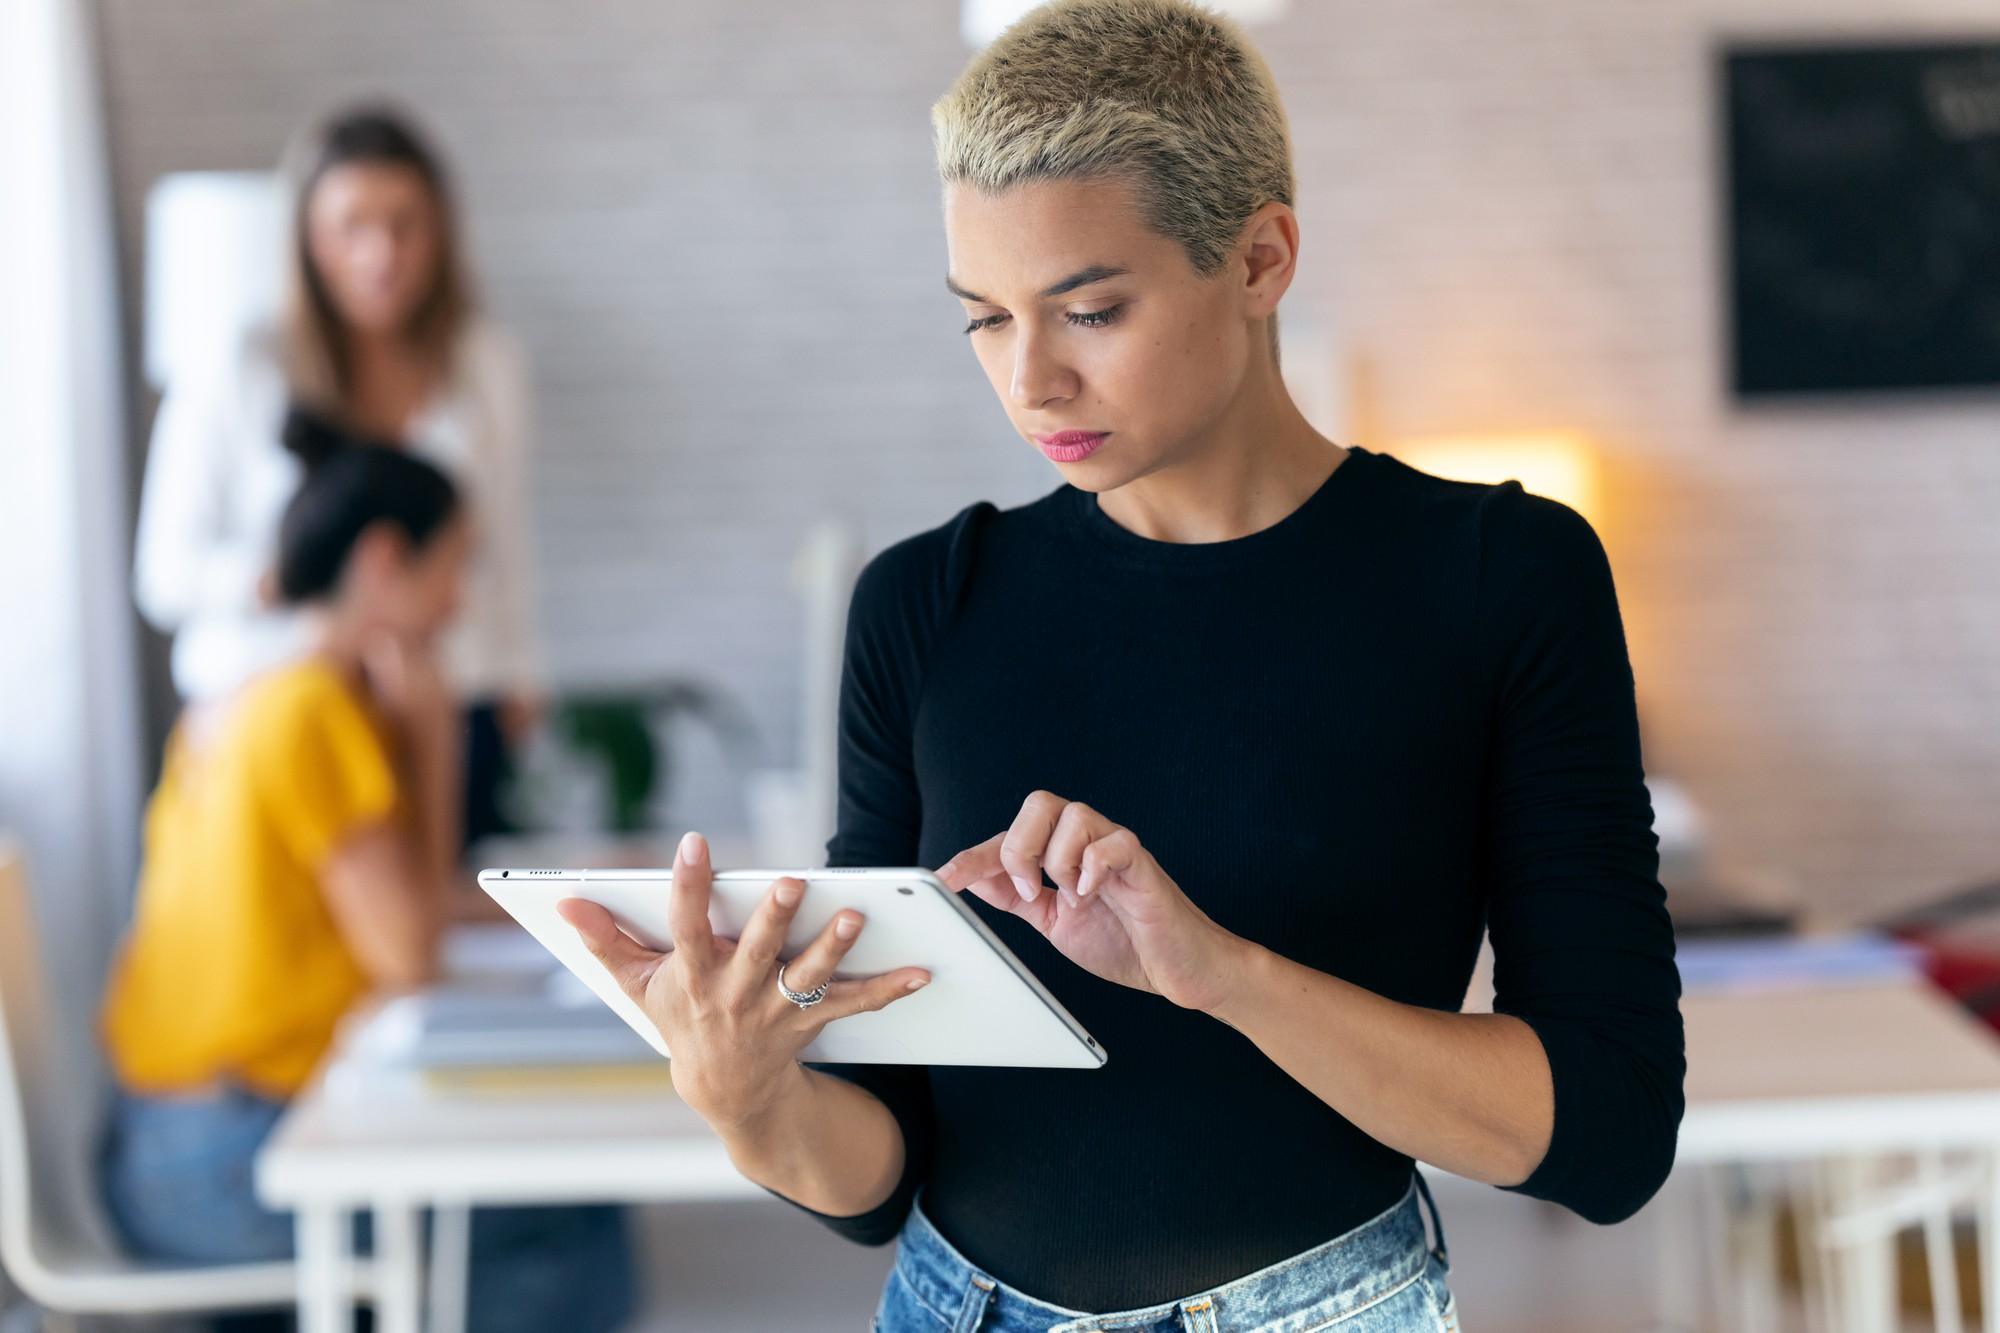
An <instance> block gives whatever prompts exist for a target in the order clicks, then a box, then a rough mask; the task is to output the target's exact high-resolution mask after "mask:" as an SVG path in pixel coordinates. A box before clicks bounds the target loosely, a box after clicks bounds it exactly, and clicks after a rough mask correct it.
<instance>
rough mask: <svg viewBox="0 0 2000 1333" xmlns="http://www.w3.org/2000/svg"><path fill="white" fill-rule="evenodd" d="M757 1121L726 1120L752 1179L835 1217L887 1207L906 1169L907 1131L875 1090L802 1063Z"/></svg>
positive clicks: (728, 1137) (735, 1154) (739, 1161)
mask: <svg viewBox="0 0 2000 1333" xmlns="http://www.w3.org/2000/svg"><path fill="white" fill-rule="evenodd" d="M792 1068H793V1075H794V1076H793V1077H792V1078H791V1079H790V1080H789V1081H788V1082H787V1084H786V1086H785V1088H784V1090H783V1091H782V1092H781V1093H780V1094H779V1095H778V1096H777V1097H775V1098H773V1099H772V1101H771V1102H770V1104H769V1106H768V1108H767V1109H766V1111H765V1112H764V1113H763V1114H762V1115H761V1116H759V1117H758V1118H757V1119H756V1120H754V1121H751V1122H746V1123H744V1124H739V1125H718V1126H716V1127H715V1128H716V1130H717V1132H718V1133H719V1134H720V1135H721V1137H722V1141H723V1143H724V1145H725V1146H726V1147H727V1148H728V1150H729V1157H730V1160H731V1161H733V1162H734V1163H735V1164H736V1169H737V1170H739V1171H741V1172H742V1173H743V1175H744V1176H745V1178H747V1179H749V1180H751V1181H753V1182H755V1183H756V1184H759V1185H762V1186H764V1187H765V1188H766V1189H770V1190H775V1191H776V1192H777V1193H779V1194H782V1195H784V1196H785V1197H786V1198H788V1199H790V1200H792V1201H793V1202H795V1203H799V1204H803V1205H804V1206H805V1207H807V1208H810V1209H812V1210H813V1211H814V1212H817V1213H825V1214H827V1215H829V1216H831V1217H855V1216H859V1215H860V1214H862V1213H866V1212H869V1211H871V1210H873V1209H875V1208H877V1207H880V1206H881V1205H882V1204H883V1203H884V1202H886V1201H887V1200H888V1198H889V1196H890V1195H891V1194H893V1193H894V1192H895V1190H896V1182H897V1181H898V1180H900V1179H901V1178H902V1174H903V1152H904V1144H903V1131H902V1127H901V1126H900V1125H898V1124H897V1122H896V1117H895V1115H894V1114H893V1113H892V1112H891V1111H890V1110H889V1108H888V1107H887V1106H885V1105H883V1104H882V1101H881V1099H880V1098H878V1097H876V1096H875V1094H873V1093H871V1092H869V1091H867V1090H866V1089H865V1088H860V1087H857V1086H855V1085H854V1084H852V1083H849V1082H848V1081H847V1080H845V1079H839V1078H835V1077H834V1076H833V1075H831V1074H822V1073H820V1072H818V1071H817V1070H812V1069H807V1068H806V1067H805V1066H804V1065H794V1066H793V1067H792Z"/></svg>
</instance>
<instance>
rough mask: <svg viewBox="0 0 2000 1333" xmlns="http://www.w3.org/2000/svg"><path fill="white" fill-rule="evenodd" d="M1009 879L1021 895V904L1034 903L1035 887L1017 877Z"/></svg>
mask: <svg viewBox="0 0 2000 1333" xmlns="http://www.w3.org/2000/svg"><path fill="white" fill-rule="evenodd" d="M1011 878H1012V879H1013V881H1014V888H1015V890H1016V891H1018V892H1019V893H1020V895H1021V901H1022V902H1024V903H1031V902H1033V901H1035V887H1036V886H1035V885H1033V884H1030V883H1028V881H1027V880H1026V879H1024V878H1022V877H1021V876H1019V875H1014V876H1012V877H1011Z"/></svg>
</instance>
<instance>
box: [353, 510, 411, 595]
mask: <svg viewBox="0 0 2000 1333" xmlns="http://www.w3.org/2000/svg"><path fill="white" fill-rule="evenodd" d="M409 548H410V543H409V539H408V538H406V537H404V535H403V534H402V533H401V532H400V531H398V530H397V528H396V525H395V524H393V523H389V522H386V521H382V520H378V521H376V522H374V523H370V524H369V525H368V526H367V527H366V528H364V529H362V531H361V535H360V536H359V537H357V538H355V539H354V549H353V550H352V551H350V552H348V556H347V568H346V570H345V571H343V573H342V574H341V579H340V581H341V584H342V585H343V586H344V587H348V588H364V589H366V588H379V587H381V586H383V585H384V584H385V583H387V582H388V581H389V580H390V579H392V578H394V577H395V576H396V574H397V573H398V572H399V571H400V570H401V569H402V567H403V564H404V562H405V561H406V560H407V559H408V558H409Z"/></svg>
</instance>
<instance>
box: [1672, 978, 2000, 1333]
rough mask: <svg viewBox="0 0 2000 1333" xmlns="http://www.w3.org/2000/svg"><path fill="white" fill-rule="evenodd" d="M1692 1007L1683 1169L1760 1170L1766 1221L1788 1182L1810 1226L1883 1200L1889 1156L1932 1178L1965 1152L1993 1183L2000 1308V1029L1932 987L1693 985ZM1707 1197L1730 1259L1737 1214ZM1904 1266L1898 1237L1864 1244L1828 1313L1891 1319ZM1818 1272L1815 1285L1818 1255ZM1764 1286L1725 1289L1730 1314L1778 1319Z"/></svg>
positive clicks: (1993, 1308) (1994, 1287) (1987, 1268)
mask: <svg viewBox="0 0 2000 1333" xmlns="http://www.w3.org/2000/svg"><path fill="white" fill-rule="evenodd" d="M1681 1012H1682V1015H1683V1017H1684V1018H1685V1020H1686V1023H1687V1051H1688V1078H1687V1095H1688V1109H1687V1116H1686V1118H1685V1119H1684V1120H1683V1122H1682V1125H1681V1134H1680V1147H1679V1151H1678V1154H1677V1157H1676V1165H1677V1170H1683V1169H1684V1170H1687V1171H1689V1172H1690V1173H1694V1174H1699V1173H1701V1172H1702V1171H1703V1170H1704V1169H1708V1170H1710V1171H1713V1170H1714V1169H1715V1168H1718V1167H1733V1168H1752V1169H1757V1170H1759V1171H1760V1172H1761V1174H1759V1175H1757V1176H1755V1177H1754V1178H1753V1177H1742V1176H1739V1178H1738V1183H1739V1184H1740V1183H1742V1181H1743V1180H1745V1179H1751V1180H1753V1182H1754V1181H1761V1182H1762V1183H1763V1184H1764V1186H1765V1189H1764V1194H1765V1196H1766V1197H1765V1198H1764V1199H1763V1200H1762V1201H1761V1204H1762V1206H1764V1207H1765V1209H1766V1212H1765V1213H1764V1221H1765V1222H1766V1223H1768V1222H1769V1221H1770V1220H1771V1217H1772V1215H1773V1214H1772V1212H1771V1211H1770V1210H1769V1206H1770V1204H1771V1201H1772V1200H1771V1197H1770V1196H1771V1195H1773V1194H1775V1193H1776V1192H1777V1191H1779V1190H1783V1191H1785V1192H1788V1193H1791V1194H1792V1195H1793V1197H1794V1201H1795V1203H1796V1204H1798V1205H1800V1206H1801V1207H1802V1208H1803V1210H1804V1212H1805V1214H1806V1216H1807V1217H1808V1219H1809V1221H1811V1222H1813V1223H1817V1224H1821V1225H1828V1226H1838V1225H1839V1219H1840V1218H1841V1217H1843V1216H1851V1215H1852V1214H1854V1213H1855V1212H1857V1211H1858V1210H1864V1209H1867V1208H1868V1207H1870V1204H1869V1203H1868V1200H1869V1199H1870V1198H1871V1197H1877V1196H1879V1195H1880V1194H1881V1191H1880V1189H1879V1188H1878V1187H1877V1184H1876V1181H1875V1179H1874V1177H1875V1176H1876V1175H1877V1174H1878V1169H1879V1167H1880V1166H1881V1165H1882V1164H1883V1163H1884V1162H1885V1161H1888V1160H1891V1159H1902V1158H1907V1159H1909V1160H1910V1161H1911V1162H1912V1163H1913V1164H1914V1166H1915V1169H1916V1170H1918V1171H1919V1172H1922V1171H1925V1170H1928V1169H1935V1168H1936V1166H1937V1164H1938V1163H1939V1162H1940V1161H1941V1159H1942V1157H1943V1155H1944V1154H1947V1153H1957V1154H1961V1155H1963V1156H1964V1157H1965V1158H1966V1160H1967V1161H1968V1163H1969V1164H1970V1166H1971V1169H1972V1170H1973V1171H1975V1172H1976V1173H1978V1175H1979V1176H1980V1177H1981V1178H1980V1180H1979V1183H1978V1184H1977V1186H1976V1188H1977V1189H1978V1191H1979V1194H1980V1199H1979V1204H1978V1209H1977V1212H1978V1216H1979V1218H1980V1223H1981V1226H1980V1248H1981V1261H1980V1272H1981V1281H1982V1285H1983V1288H1984V1293H1983V1294H1984V1305H1983V1308H1984V1309H1985V1310H1987V1311H1989V1312H2000V1228H1996V1226H1995V1224H1994V1223H1995V1218H1996V1216H2000V1169H1996V1168H1997V1167H2000V1039H1997V1038H1996V1037H1995V1034H1994V1033H1993V1032H1992V1031H1990V1030H1989V1029H1987V1028H1985V1027H1984V1026H1982V1025H1980V1024H1979V1023H1978V1022H1976V1021H1975V1020H1974V1019H1973V1018H1972V1017H1971V1016H1970V1015H1968V1014H1966V1013H1965V1011H1964V1010H1963V1009H1962V1008H1960V1007H1959V1006H1958V1005H1957V1004H1956V1003H1954V1002H1953V1001H1952V1000H1951V999H1950V997H1948V996H1946V995H1943V994H1942V993H1940V992H1938V991H1937V990H1935V989H1934V988H1932V987H1931V986H1929V985H1928V984H1925V983H1921V982H1911V983H1890V984H1880V985H1865V986H1861V985H1857V986H1849V987H1838V988H1829V989H1813V990H1797V991H1772V992H1767V993H1741V994H1731V993H1708V994H1695V995H1690V996H1687V997H1686V998H1684V999H1683V1001H1682V1003H1681ZM1706 1184H1707V1185H1708V1186H1710V1187H1711V1189H1712V1188H1713V1186H1714V1184H1715V1182H1714V1180H1713V1179H1711V1180H1710V1181H1708V1182H1706ZM1751 1202H1752V1203H1753V1205H1755V1204H1758V1203H1759V1201H1758V1200H1756V1199H1754V1198H1753V1199H1752V1201H1751ZM1709 1203H1710V1208H1709V1212H1708V1216H1706V1217H1705V1218H1703V1219H1702V1225H1703V1227H1704V1229H1705V1231H1706V1233H1707V1242H1708V1245H1709V1247H1710V1257H1711V1259H1712V1260H1716V1259H1720V1260H1724V1261H1727V1260H1728V1259H1729V1258H1730V1255H1729V1253H1728V1246H1727V1245H1726V1244H1723V1243H1722V1241H1723V1237H1722V1236H1721V1235H1720V1234H1718V1233H1719V1231H1720V1230H1721V1229H1722V1228H1725V1227H1727V1226H1729V1225H1730V1223H1731V1220H1732V1219H1730V1218H1729V1217H1727V1216H1726V1215H1725V1211H1726V1210H1724V1209H1721V1208H1720V1207H1718V1206H1716V1205H1717V1203H1718V1201H1717V1200H1716V1199H1715V1198H1714V1197H1713V1196H1712V1195H1711V1198H1710V1200H1709ZM1751 1239H1752V1241H1753V1243H1756V1242H1757V1240H1758V1238H1756V1237H1755V1236H1754V1235H1753V1236H1752V1237H1751ZM1761 1243H1765V1244H1768V1243H1770V1241H1769V1237H1768V1236H1766V1237H1764V1238H1762V1241H1761ZM1718 1247H1719V1248H1718ZM1894 1271H1895V1270H1894V1254H1893V1250H1892V1248H1891V1247H1890V1244H1889V1243H1888V1242H1887V1241H1886V1240H1885V1241H1883V1242H1880V1243H1877V1244H1874V1245H1869V1244H1865V1243H1857V1244H1856V1245H1854V1246H1852V1247H1850V1249H1849V1252H1848V1254H1847V1257H1846V1259H1845V1260H1844V1261H1843V1262H1842V1263H1841V1264H1840V1265H1837V1266H1836V1268H1835V1270H1833V1271H1830V1272H1828V1273H1826V1274H1822V1275H1821V1276H1822V1277H1823V1278H1824V1280H1825V1281H1826V1283H1828V1284H1829V1286H1828V1289H1827V1292H1826V1294H1827V1295H1828V1296H1830V1297H1832V1298H1833V1299H1834V1301H1835V1302H1836V1303H1837V1310H1838V1312H1837V1313H1836V1311H1835V1309H1834V1308H1832V1307H1829V1308H1828V1310H1827V1313H1826V1315H1825V1316H1824V1317H1825V1318H1826V1319H1827V1321H1828V1322H1829V1323H1833V1322H1836V1321H1838V1322H1839V1323H1841V1324H1843V1325H1844V1326H1846V1327H1850V1328H1856V1329H1868V1330H1873V1329H1880V1328H1890V1327H1893V1326H1894V1323H1893V1320H1894V1313H1893V1311H1894V1305H1895V1279H1894ZM1767 1275H1768V1274H1767ZM1767 1275H1766V1276H1767ZM1807 1277H1808V1283H1809V1287H1810V1285H1811V1282H1812V1279H1813V1277H1814V1273H1813V1271H1812V1265H1811V1263H1810V1262H1808V1264H1807ZM1755 1285H1756V1284H1754V1283H1753V1289H1752V1290H1750V1291H1748V1292H1746V1291H1742V1290H1739V1291H1737V1292H1736V1293H1734V1294H1733V1295H1730V1296H1725V1297H1724V1299H1725V1301H1726V1302H1728V1303H1729V1304H1733V1305H1734V1306H1735V1313H1734V1315H1733V1317H1732V1315H1731V1313H1730V1311H1729V1310H1728V1309H1724V1310H1722V1311H1718V1314H1719V1315H1720V1316H1721V1317H1722V1318H1724V1319H1725V1320H1726V1321H1730V1320H1732V1318H1733V1322H1735V1323H1737V1324H1740V1325H1742V1326H1746V1327H1772V1326H1773V1325H1772V1324H1771V1323H1770V1322H1768V1321H1769V1320H1770V1318H1771V1313H1770V1312H1771V1309H1772V1304H1771V1303H1772V1302H1773V1301H1774V1300H1775V1294H1774V1293H1773V1292H1770V1291H1759V1290H1755V1289H1754V1288H1755ZM1813 1294H1814V1293H1813V1292H1812V1291H1811V1290H1810V1289H1809V1290H1808V1293H1807V1295H1808V1298H1809V1299H1808V1309H1809V1310H1810V1309H1812V1308H1814V1307H1813V1302H1812V1297H1813ZM1987 1325H1988V1327H1989V1329H1995V1330H2000V1313H1989V1314H1988V1316H1987ZM1951 1326H1952V1325H1951V1324H1950V1323H1949V1322H1947V1323H1946V1324H1945V1325H1944V1327H1947V1328H1949V1327H1951Z"/></svg>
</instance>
